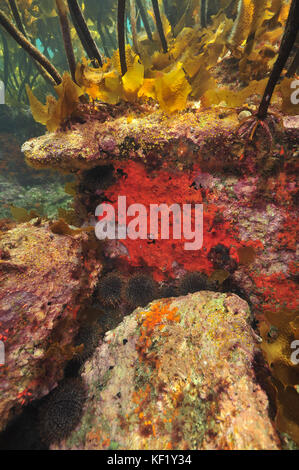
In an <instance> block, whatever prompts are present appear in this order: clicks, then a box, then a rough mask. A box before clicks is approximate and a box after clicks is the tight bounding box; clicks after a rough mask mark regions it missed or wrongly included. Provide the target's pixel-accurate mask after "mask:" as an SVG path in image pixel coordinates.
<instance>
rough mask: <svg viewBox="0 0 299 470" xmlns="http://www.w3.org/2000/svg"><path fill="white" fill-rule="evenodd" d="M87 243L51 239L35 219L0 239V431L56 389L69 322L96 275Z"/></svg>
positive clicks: (82, 237)
mask: <svg viewBox="0 0 299 470" xmlns="http://www.w3.org/2000/svg"><path fill="white" fill-rule="evenodd" d="M87 242H88V239H87V235H86V234H79V235H75V236H70V235H57V234H54V233H52V232H51V230H50V228H49V224H48V223H42V224H40V222H38V219H35V221H32V223H25V224H20V225H18V226H16V227H15V228H12V229H11V230H8V231H6V232H1V239H0V253H1V260H0V277H1V294H0V334H1V338H2V340H3V341H4V345H5V364H4V365H3V366H2V367H0V389H1V401H0V422H1V430H2V429H3V428H4V427H5V425H6V423H7V421H8V419H9V418H10V417H11V414H12V413H17V412H18V411H19V410H20V408H21V406H23V405H25V404H26V403H28V402H30V401H31V400H34V399H37V398H40V397H42V396H43V395H46V394H47V393H49V391H50V390H51V389H52V388H53V387H55V386H56V385H57V382H58V381H59V380H61V378H62V374H63V368H64V365H65V364H66V362H67V361H68V360H69V359H70V358H71V357H72V356H73V354H74V348H73V347H72V346H71V343H72V339H73V337H74V335H75V334H76V332H77V328H78V325H77V321H76V314H77V312H78V310H79V308H80V306H81V304H82V303H83V301H84V300H85V299H86V298H87V297H88V296H89V295H90V294H91V293H92V291H93V289H94V287H95V285H96V282H97V277H98V274H99V273H100V271H101V265H100V263H99V262H98V261H96V259H95V256H94V253H92V250H91V249H89V248H88V243H87Z"/></svg>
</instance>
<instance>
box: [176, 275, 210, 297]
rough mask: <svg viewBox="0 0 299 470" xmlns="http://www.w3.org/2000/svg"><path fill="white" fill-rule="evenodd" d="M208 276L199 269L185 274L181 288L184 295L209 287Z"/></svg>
mask: <svg viewBox="0 0 299 470" xmlns="http://www.w3.org/2000/svg"><path fill="white" fill-rule="evenodd" d="M207 281H208V280H207V276H206V275H205V274H202V273H200V272H198V271H194V272H190V273H187V274H185V276H184V277H183V278H182V279H181V282H180V286H179V290H180V293H181V294H182V295H187V294H194V293H195V292H199V291H201V290H206V289H207V285H208V284H207Z"/></svg>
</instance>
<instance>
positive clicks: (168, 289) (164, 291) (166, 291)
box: [159, 284, 179, 299]
mask: <svg viewBox="0 0 299 470" xmlns="http://www.w3.org/2000/svg"><path fill="white" fill-rule="evenodd" d="M178 295H179V291H178V288H177V286H176V285H175V284H164V285H163V286H162V287H161V288H160V293H159V297H161V299H170V298H171V297H177V296H178Z"/></svg>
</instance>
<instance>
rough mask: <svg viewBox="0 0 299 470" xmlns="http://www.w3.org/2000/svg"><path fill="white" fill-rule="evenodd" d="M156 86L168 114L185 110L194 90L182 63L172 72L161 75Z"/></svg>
mask: <svg viewBox="0 0 299 470" xmlns="http://www.w3.org/2000/svg"><path fill="white" fill-rule="evenodd" d="M155 87H156V93H157V99H158V101H159V104H160V106H161V108H162V109H163V111H165V112H166V113H167V114H172V113H175V112H176V111H181V110H183V109H184V108H185V107H186V103H187V99H188V96H189V94H190V93H191V91H192V88H191V85H190V84H189V82H188V80H187V78H186V75H185V72H184V70H183V68H182V64H181V63H178V64H177V65H176V66H175V67H174V68H173V70H171V71H170V72H168V73H165V74H163V75H160V76H159V77H158V78H157V79H156V82H155Z"/></svg>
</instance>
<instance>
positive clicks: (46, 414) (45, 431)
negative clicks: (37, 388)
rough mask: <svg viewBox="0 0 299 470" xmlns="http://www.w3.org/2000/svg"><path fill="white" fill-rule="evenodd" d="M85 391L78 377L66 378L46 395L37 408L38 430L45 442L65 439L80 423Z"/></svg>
mask: <svg viewBox="0 0 299 470" xmlns="http://www.w3.org/2000/svg"><path fill="white" fill-rule="evenodd" d="M85 400H86V391H85V388H84V385H83V383H82V382H81V381H80V380H78V379H67V380H65V381H64V382H62V383H61V384H60V385H59V386H58V387H57V388H56V389H55V390H54V391H53V392H51V393H50V395H48V397H47V398H46V399H45V402H44V403H43V404H42V405H41V408H40V410H39V417H38V421H39V431H40V435H41V438H42V440H43V441H44V442H45V443H47V444H50V443H54V442H58V441H60V440H61V439H65V438H66V437H67V436H68V435H69V434H70V433H71V432H72V431H73V430H74V429H75V427H76V426H77V425H78V424H79V423H80V419H81V416H82V412H83V405H84V402H85Z"/></svg>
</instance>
